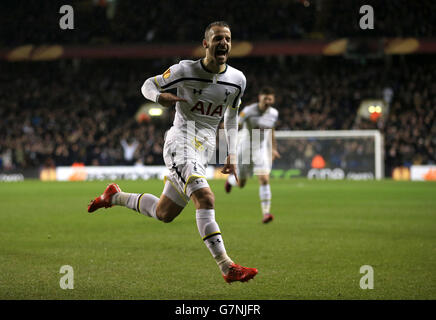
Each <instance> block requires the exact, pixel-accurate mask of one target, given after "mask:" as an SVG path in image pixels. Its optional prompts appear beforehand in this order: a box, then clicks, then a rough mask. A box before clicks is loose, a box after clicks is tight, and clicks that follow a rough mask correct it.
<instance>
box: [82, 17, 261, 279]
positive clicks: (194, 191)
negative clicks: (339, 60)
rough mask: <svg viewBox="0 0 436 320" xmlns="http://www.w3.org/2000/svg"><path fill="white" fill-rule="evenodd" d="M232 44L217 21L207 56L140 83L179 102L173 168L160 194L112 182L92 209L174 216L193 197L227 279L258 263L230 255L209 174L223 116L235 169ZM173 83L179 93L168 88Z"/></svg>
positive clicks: (228, 168)
mask: <svg viewBox="0 0 436 320" xmlns="http://www.w3.org/2000/svg"><path fill="white" fill-rule="evenodd" d="M231 44H232V42H231V31H230V27H229V25H228V24H227V23H225V22H223V21H217V22H212V23H211V24H210V25H209V26H208V27H207V28H206V30H205V35H204V39H203V47H204V48H205V51H206V55H205V57H204V58H202V59H199V60H196V61H191V60H182V61H180V62H179V63H178V64H175V65H173V66H171V67H170V68H169V69H168V70H166V71H165V72H164V73H163V74H162V75H157V76H155V77H151V78H149V79H147V80H146V81H145V82H144V84H143V86H142V88H141V92H142V94H143V95H144V97H145V98H147V99H149V100H151V101H155V102H157V103H159V104H161V105H163V106H165V107H171V106H172V105H174V104H175V105H176V114H175V118H174V122H173V126H172V127H171V128H170V130H169V131H168V132H167V133H166V136H165V144H164V150H163V156H164V161H165V165H166V166H167V168H168V169H169V172H170V173H169V175H168V176H167V177H165V180H164V184H165V185H164V189H163V192H162V194H161V196H160V198H157V197H156V196H154V195H152V194H148V193H141V194H137V193H125V192H122V191H121V189H120V188H119V186H118V185H116V184H114V183H112V184H110V185H109V186H108V187H107V188H106V190H105V191H104V193H103V194H102V195H101V196H99V197H97V198H96V199H95V200H93V201H92V202H91V203H90V205H89V206H88V212H94V211H95V210H97V209H99V208H109V207H111V206H113V205H121V206H125V207H127V208H130V209H133V210H136V211H138V212H140V213H142V214H144V215H146V216H149V217H152V218H155V219H157V220H160V221H163V222H171V221H172V220H173V219H174V218H176V217H177V216H178V215H179V214H180V213H181V212H182V210H183V208H184V207H185V206H186V204H187V203H188V202H189V200H190V199H192V200H193V202H194V205H195V207H196V220H197V227H198V231H199V233H200V235H201V237H202V239H203V241H204V243H205V244H206V246H207V248H208V249H209V251H210V253H211V254H212V256H213V258H214V259H215V261H216V263H217V265H218V267H219V268H220V270H221V273H222V275H223V277H224V280H225V281H226V282H228V283H231V282H233V281H241V282H245V281H248V280H250V279H252V278H253V277H254V276H255V275H256V274H257V269H255V268H246V267H242V266H240V265H238V264H236V263H234V262H233V261H232V260H231V259H230V257H229V256H228V255H227V253H226V249H225V247H224V242H223V238H222V235H221V231H220V228H219V226H218V224H217V222H216V221H215V209H214V205H215V198H214V194H213V192H212V190H211V189H210V187H209V184H208V182H207V180H206V178H205V171H206V167H207V164H208V160H209V159H210V158H211V157H212V155H213V154H214V150H215V143H216V142H215V141H216V139H215V137H216V130H217V127H218V125H219V123H220V121H221V119H222V118H223V117H224V129H225V131H226V139H227V144H228V155H227V158H226V163H225V165H224V168H223V169H222V172H223V173H225V174H229V173H232V174H234V175H235V174H236V165H235V163H236V140H237V125H238V120H237V119H238V108H239V105H240V103H241V97H242V95H243V93H244V90H245V86H246V79H245V76H244V74H243V73H242V72H241V71H239V70H237V69H235V68H233V67H231V66H229V65H228V64H227V59H228V56H229V53H230V50H231ZM174 88H177V95H174V94H172V93H169V92H164V91H166V90H168V89H174ZM232 133H233V134H232ZM235 177H236V175H235Z"/></svg>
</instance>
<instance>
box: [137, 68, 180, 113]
mask: <svg viewBox="0 0 436 320" xmlns="http://www.w3.org/2000/svg"><path fill="white" fill-rule="evenodd" d="M183 74H184V72H183V67H182V64H175V65H172V66H171V67H170V68H168V69H167V70H166V71H165V72H164V73H163V74H161V75H157V76H155V77H151V78H148V79H147V80H145V82H144V84H143V85H142V87H141V92H142V94H143V96H144V97H145V98H146V99H148V100H151V101H154V102H157V103H159V104H161V105H162V106H164V107H171V106H173V105H174V104H175V103H176V102H179V101H181V102H187V101H186V100H185V99H184V98H181V97H178V96H176V95H174V94H172V93H169V92H163V91H167V90H170V89H174V88H177V87H178V85H179V84H180V82H179V81H177V80H178V79H180V78H182V77H183Z"/></svg>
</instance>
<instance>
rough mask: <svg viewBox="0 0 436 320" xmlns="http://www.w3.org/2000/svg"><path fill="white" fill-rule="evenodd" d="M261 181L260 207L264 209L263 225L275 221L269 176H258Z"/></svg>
mask: <svg viewBox="0 0 436 320" xmlns="http://www.w3.org/2000/svg"><path fill="white" fill-rule="evenodd" d="M258 179H259V198H260V206H261V208H262V215H263V219H262V222H263V223H268V222H270V221H272V220H273V219H274V216H273V215H272V214H271V212H270V209H271V187H270V184H269V174H260V175H258Z"/></svg>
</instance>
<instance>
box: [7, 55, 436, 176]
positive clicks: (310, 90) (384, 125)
mask: <svg viewBox="0 0 436 320" xmlns="http://www.w3.org/2000/svg"><path fill="white" fill-rule="evenodd" d="M391 60H393V61H390V62H389V61H384V62H383V61H378V62H367V63H366V64H361V63H358V62H355V61H347V60H344V59H343V58H302V57H300V58H295V57H294V58H291V57H289V58H282V59H276V58H274V59H273V58H270V59H267V58H251V59H233V60H232V62H231V64H232V65H234V66H235V67H237V68H240V69H241V70H243V71H244V72H245V74H246V76H247V84H248V85H247V90H246V93H245V96H244V101H243V105H246V104H248V103H251V102H255V101H256V98H257V92H258V90H259V89H260V87H261V86H263V85H264V84H266V83H267V84H268V85H270V86H273V87H274V88H275V89H276V92H277V101H276V107H277V108H278V109H279V112H280V120H279V122H278V125H277V129H278V130H333V129H336V130H339V129H372V128H378V129H380V130H381V131H382V133H383V134H384V136H385V153H386V165H387V171H386V174H387V175H389V174H390V168H392V167H393V166H397V165H410V164H412V163H435V161H436V121H435V118H436V117H435V116H436V115H435V109H436V108H435V105H436V79H435V74H434V72H433V71H434V70H435V67H436V65H435V63H434V62H433V61H431V59H430V58H428V59H427V60H428V61H427V60H426V59H424V58H423V57H407V58H405V57H396V58H391ZM170 64H172V62H171V61H166V62H162V61H159V62H156V61H154V62H152V61H147V60H141V61H116V62H115V61H111V60H107V61H86V60H82V61H79V60H61V61H56V62H38V63H33V62H27V63H13V64H12V63H8V62H1V69H2V71H3V72H2V73H0V81H1V83H2V85H1V87H0V106H1V107H0V168H1V169H3V170H10V169H14V168H29V167H41V166H53V165H71V164H73V163H75V162H80V163H84V164H86V165H116V164H117V165H120V164H146V165H149V164H163V160H162V147H163V141H164V139H163V138H164V133H165V130H167V129H168V128H169V126H170V124H171V122H172V118H173V115H174V111H173V110H171V111H170V112H169V113H168V114H167V115H166V116H165V117H164V118H161V119H159V120H155V119H152V121H150V122H138V121H137V120H136V118H135V113H136V112H137V110H138V108H139V107H140V106H141V104H143V103H144V102H145V100H144V98H143V97H142V95H141V93H140V86H141V85H142V83H143V81H144V80H145V79H146V78H147V77H149V76H152V75H154V74H159V73H161V72H162V71H163V69H164V68H166V67H167V66H168V65H170ZM17 75H19V76H17ZM386 89H389V91H391V92H392V96H391V97H390V98H389V100H390V101H389V108H390V110H389V115H388V116H387V117H386V118H381V119H379V120H378V121H377V122H371V121H362V120H361V119H358V118H357V117H356V113H357V109H358V107H359V104H360V101H361V100H362V99H365V98H383V96H384V93H385V92H386ZM126 144H130V145H131V146H132V149H131V150H130V156H129V152H128V151H127V150H126ZM132 144H134V145H132ZM123 145H124V146H123ZM135 146H136V147H135ZM357 147H358V146H356V148H357ZM125 151H127V152H125ZM309 151H310V150H309ZM309 151H307V152H306V153H307V154H310V152H309ZM132 154H133V157H132V156H131V155H132Z"/></svg>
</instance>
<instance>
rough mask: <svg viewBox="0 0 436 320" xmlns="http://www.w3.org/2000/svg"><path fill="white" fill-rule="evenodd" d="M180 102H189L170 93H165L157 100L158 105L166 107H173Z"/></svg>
mask: <svg viewBox="0 0 436 320" xmlns="http://www.w3.org/2000/svg"><path fill="white" fill-rule="evenodd" d="M178 101H182V102H187V101H186V99H183V98H180V97H178V96H176V95H175V94H172V93H169V92H163V93H161V94H160V95H159V96H158V98H157V103H159V104H161V105H163V106H164V107H171V106H173V105H175V104H176V102H178Z"/></svg>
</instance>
